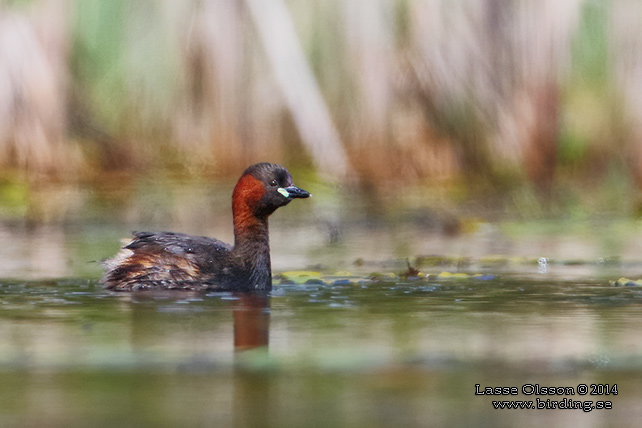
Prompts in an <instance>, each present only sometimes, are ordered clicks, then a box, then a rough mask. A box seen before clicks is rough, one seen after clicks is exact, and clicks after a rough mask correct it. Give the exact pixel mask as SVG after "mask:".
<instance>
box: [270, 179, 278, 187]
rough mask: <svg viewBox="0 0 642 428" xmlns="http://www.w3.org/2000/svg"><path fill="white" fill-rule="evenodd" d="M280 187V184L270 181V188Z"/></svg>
mask: <svg viewBox="0 0 642 428" xmlns="http://www.w3.org/2000/svg"><path fill="white" fill-rule="evenodd" d="M278 185H279V183H277V182H276V180H272V181H270V186H274V187H276V186H278Z"/></svg>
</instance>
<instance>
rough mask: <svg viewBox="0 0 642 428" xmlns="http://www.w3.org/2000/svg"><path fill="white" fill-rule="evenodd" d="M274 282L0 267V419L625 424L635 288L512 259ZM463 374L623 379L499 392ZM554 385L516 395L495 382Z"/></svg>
mask: <svg viewBox="0 0 642 428" xmlns="http://www.w3.org/2000/svg"><path fill="white" fill-rule="evenodd" d="M306 282H307V283H303V284H295V283H292V284H286V285H280V286H277V287H276V288H275V290H274V291H273V292H272V293H271V294H270V295H268V296H253V295H242V294H241V295H235V294H232V293H210V294H184V293H183V294H180V293H179V294H171V293H169V294H168V293H165V294H162V293H139V294H130V293H112V292H106V291H104V290H102V289H101V288H100V286H99V285H98V284H96V282H95V281H87V280H56V281H49V282H43V281H38V282H12V281H3V282H2V286H0V305H1V306H0V307H1V309H2V310H1V311H0V317H1V318H2V319H1V321H0V338H1V340H0V379H1V381H2V385H4V387H3V388H2V389H1V392H0V424H1V425H2V426H8V427H10V426H60V427H62V426H66V427H69V426H87V425H88V424H91V425H92V426H114V425H119V426H168V427H169V426H177V425H179V424H180V425H181V426H210V425H211V424H212V423H214V422H213V421H216V425H217V426H225V425H233V424H236V425H237V426H244V425H249V426H274V427H282V426H328V424H330V425H336V426H389V424H391V423H394V424H404V425H409V426H430V425H442V426H444V425H460V426H462V425H466V426H511V425H514V424H517V423H519V424H520V425H521V426H540V425H541V424H543V423H553V424H555V425H562V424H565V423H570V422H569V421H572V422H573V423H585V424H589V425H590V426H612V422H613V421H614V420H617V421H618V423H619V426H634V425H635V424H636V423H637V421H638V420H639V417H640V416H642V415H641V414H640V413H641V411H640V410H637V409H639V406H637V405H636V403H637V402H639V400H640V399H641V398H642V383H641V382H640V380H642V341H640V340H639V319H640V316H641V315H642V289H641V288H639V287H615V286H612V285H609V284H608V283H606V282H604V281H602V280H599V281H576V280H573V281H562V280H559V279H555V278H552V279H550V280H549V279H548V277H547V276H546V275H533V276H531V277H525V276H523V275H520V276H515V275H510V274H504V275H494V276H489V275H486V276H480V277H463V278H462V277H460V278H440V277H436V276H435V277H432V278H431V277H428V278H421V279H410V280H405V281H403V280H401V279H397V280H396V281H392V282H387V281H380V280H377V281H373V280H369V279H368V278H365V277H361V278H359V277H347V276H346V277H339V276H330V275H327V276H321V277H320V278H319V279H317V280H308V281H306ZM475 384H480V385H481V388H482V389H483V388H484V387H485V386H509V387H510V386H514V387H518V388H520V391H521V388H522V387H523V385H535V384H539V385H541V386H562V387H573V388H576V387H577V386H578V385H580V384H587V385H589V386H590V385H591V384H609V385H617V393H618V394H617V395H608V396H607V395H602V396H590V395H587V396H584V397H580V396H579V395H576V396H574V397H567V398H573V399H576V400H579V399H581V400H594V401H597V400H604V401H606V400H608V401H611V402H612V409H610V410H593V411H592V412H584V411H583V410H556V411H552V410H494V409H493V406H492V400H493V397H489V396H480V395H475V391H476V387H475ZM536 398H540V399H544V400H545V399H557V400H561V399H562V398H564V396H557V397H551V396H535V395H533V396H530V397H529V396H525V395H523V394H521V392H520V394H519V395H518V396H517V397H508V398H507V399H520V400H535V399H536Z"/></svg>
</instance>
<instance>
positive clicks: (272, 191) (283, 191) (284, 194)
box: [232, 162, 310, 218]
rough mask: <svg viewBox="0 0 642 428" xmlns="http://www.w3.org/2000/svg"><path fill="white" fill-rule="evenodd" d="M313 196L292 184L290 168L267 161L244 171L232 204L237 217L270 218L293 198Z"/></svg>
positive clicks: (235, 189) (235, 190)
mask: <svg viewBox="0 0 642 428" xmlns="http://www.w3.org/2000/svg"><path fill="white" fill-rule="evenodd" d="M309 196H310V193H308V192H306V191H305V190H303V189H300V188H298V187H296V186H295V185H294V184H293V183H292V176H291V175H290V173H289V172H288V170H287V169H285V168H284V167H282V166H280V165H276V164H272V163H267V162H263V163H257V164H255V165H252V166H250V167H248V168H247V169H246V170H245V171H244V172H243V175H242V176H241V178H240V179H239V181H238V183H237V184H236V187H235V188H234V193H233V194H232V204H233V208H234V214H235V216H236V215H237V214H239V215H242V214H251V215H252V216H254V217H257V218H267V216H269V215H270V214H272V213H273V212H274V211H275V210H276V209H277V208H279V207H282V206H285V205H287V204H289V203H290V202H291V201H292V199H298V198H307V197H309Z"/></svg>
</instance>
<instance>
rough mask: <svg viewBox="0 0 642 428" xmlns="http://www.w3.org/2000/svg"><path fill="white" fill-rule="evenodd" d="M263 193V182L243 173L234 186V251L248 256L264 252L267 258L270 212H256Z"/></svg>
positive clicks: (268, 252) (268, 251) (268, 253)
mask: <svg viewBox="0 0 642 428" xmlns="http://www.w3.org/2000/svg"><path fill="white" fill-rule="evenodd" d="M264 194H265V187H264V185H263V183H262V182H261V181H260V180H258V179H256V178H255V177H253V176H252V175H244V176H243V177H241V179H240V180H239V181H238V183H237V184H236V187H234V193H233V194H232V212H233V215H234V252H236V253H237V254H242V255H246V256H250V257H251V256H256V255H258V254H257V252H259V253H265V254H267V257H268V260H269V255H270V245H269V235H268V222H267V218H268V216H269V215H270V214H271V213H267V212H266V213H261V212H258V213H257V212H256V211H257V209H256V207H257V204H258V202H259V201H260V200H261V198H262V197H263V195H264Z"/></svg>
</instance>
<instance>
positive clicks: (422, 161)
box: [0, 0, 642, 190]
mask: <svg viewBox="0 0 642 428" xmlns="http://www.w3.org/2000/svg"><path fill="white" fill-rule="evenodd" d="M641 17H642V5H641V4H639V3H638V2H635V1H625V0H618V1H606V0H566V1H563V2H558V1H553V0H544V1H537V2H533V1H522V0H474V1H473V0H471V1H464V0H462V1H455V2H453V1H447V0H424V1H421V0H349V1H344V0H327V1H323V2H314V1H309V0H266V1H263V2H259V1H258V0H194V1H181V2H174V1H169V0H167V1H137V2H129V1H124V0H109V1H106V0H85V1H72V0H22V1H17V0H15V1H7V0H5V1H2V2H0V162H1V164H2V167H3V169H4V171H5V174H6V173H7V171H11V172H12V173H19V174H21V175H22V176H24V177H28V178H29V180H41V179H43V178H47V179H49V178H50V177H52V176H55V177H58V178H64V179H79V178H100V177H102V176H103V174H104V173H105V172H113V171H114V170H120V171H127V170H136V171H141V170H149V169H157V168H172V169H177V170H184V171H187V172H191V173H198V174H216V175H226V174H232V175H237V174H238V171H239V169H241V168H243V167H244V166H246V165H247V164H249V163H251V162H254V161H256V160H263V159H270V160H274V161H279V162H284V163H287V164H301V165H308V166H314V167H315V168H317V170H318V172H320V173H324V172H331V173H337V172H338V173H343V172H344V171H346V170H347V173H348V174H351V175H354V176H355V177H357V178H358V179H359V180H360V181H362V182H366V183H369V184H373V185H376V184H378V183H382V182H386V183H387V182H390V181H393V182H395V181H403V182H405V183H408V182H409V180H410V181H423V180H428V179H431V178H462V177H463V178H465V179H468V180H469V182H473V183H477V184H479V183H480V182H482V183H487V184H492V185H493V186H500V188H503V187H504V186H511V185H515V184H516V183H520V182H523V181H527V182H530V183H533V184H534V185H535V186H537V187H539V188H542V189H544V190H546V189H550V187H551V186H553V185H554V184H555V183H556V182H557V181H558V180H559V179H562V178H564V177H568V176H571V177H577V178H581V179H590V180H591V181H593V182H599V181H601V180H604V179H605V177H607V176H609V174H610V173H612V172H613V171H618V172H624V174H625V175H628V176H629V177H630V179H631V182H632V183H635V184H642V144H641V142H640V138H641V135H640V134H641V133H642V126H641V124H642V102H641V101H640V97H639V95H638V94H639V93H640V91H639V89H638V88H639V87H640V86H641V85H642V59H640V58H642V37H640V26H639V25H638V22H639V19H640V18H641ZM293 92H294V93H293ZM344 168H345V169H344ZM471 179H472V180H471Z"/></svg>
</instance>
